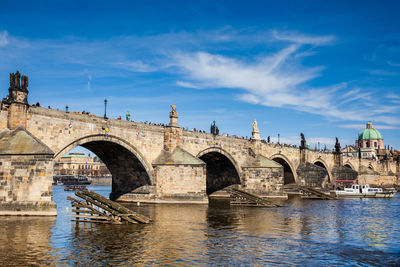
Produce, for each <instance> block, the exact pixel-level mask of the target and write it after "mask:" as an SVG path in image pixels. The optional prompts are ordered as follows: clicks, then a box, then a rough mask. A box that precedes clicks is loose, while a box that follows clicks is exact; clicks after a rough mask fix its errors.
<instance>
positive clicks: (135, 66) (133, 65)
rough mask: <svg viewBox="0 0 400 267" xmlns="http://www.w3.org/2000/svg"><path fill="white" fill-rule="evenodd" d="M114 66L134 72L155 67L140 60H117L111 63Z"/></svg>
mask: <svg viewBox="0 0 400 267" xmlns="http://www.w3.org/2000/svg"><path fill="white" fill-rule="evenodd" d="M113 65H114V66H115V67H118V68H122V69H126V70H129V71H134V72H153V71H156V70H157V68H156V67H155V66H151V65H149V64H145V63H143V62H142V61H141V60H135V61H128V62H117V63H113Z"/></svg>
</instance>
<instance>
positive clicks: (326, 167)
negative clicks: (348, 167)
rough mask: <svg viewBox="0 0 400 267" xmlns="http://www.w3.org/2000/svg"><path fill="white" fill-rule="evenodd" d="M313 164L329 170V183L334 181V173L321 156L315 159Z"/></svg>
mask: <svg viewBox="0 0 400 267" xmlns="http://www.w3.org/2000/svg"><path fill="white" fill-rule="evenodd" d="M313 164H314V165H317V166H319V167H322V168H324V169H325V170H326V171H327V172H328V183H330V182H331V181H332V174H331V172H330V171H329V169H328V164H326V162H325V161H324V160H323V159H321V158H318V159H316V160H314V163H313Z"/></svg>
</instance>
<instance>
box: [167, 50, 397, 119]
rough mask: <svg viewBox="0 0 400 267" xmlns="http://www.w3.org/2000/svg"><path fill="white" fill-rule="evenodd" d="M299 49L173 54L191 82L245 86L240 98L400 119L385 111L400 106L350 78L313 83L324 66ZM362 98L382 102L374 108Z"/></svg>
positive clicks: (339, 115)
mask: <svg viewBox="0 0 400 267" xmlns="http://www.w3.org/2000/svg"><path fill="white" fill-rule="evenodd" d="M299 49H300V48H299V47H298V46H296V45H293V46H289V47H287V48H285V49H282V50H281V51H279V52H277V53H276V54H272V55H269V56H266V57H262V58H258V59H257V60H254V61H243V60H238V59H235V58H231V57H226V56H221V55H214V54H210V53H207V52H196V53H186V54H185V53H178V54H176V55H175V56H174V58H173V60H174V62H175V63H174V64H175V66H176V67H178V68H179V69H180V70H182V71H183V72H184V73H185V74H186V77H187V80H188V81H190V82H191V83H192V82H194V83H196V84H197V83H198V84H200V85H201V86H202V87H206V88H232V89H237V90H238V92H241V91H242V92H243V91H244V92H243V93H241V94H239V95H238V96H237V99H239V100H242V101H245V102H248V103H252V104H260V105H264V106H271V107H285V108H290V109H295V110H299V111H303V112H307V113H312V114H318V115H322V116H325V117H329V118H333V119H336V120H348V119H351V120H356V121H365V120H368V119H371V118H374V119H376V120H377V121H381V122H383V123H389V124H390V123H394V124H397V123H400V122H398V120H397V119H395V118H393V117H391V116H382V115H383V114H385V113H388V112H389V113H392V112H395V111H396V110H397V109H398V107H397V106H390V105H377V104H378V103H376V101H375V100H374V98H372V95H371V93H370V92H365V90H363V89H361V88H357V89H351V88H349V87H348V85H347V84H346V83H342V84H337V85H335V86H331V87H323V88H313V87H309V86H307V82H309V81H311V80H313V79H314V78H316V77H317V76H319V75H320V72H321V70H322V67H320V66H319V67H313V68H306V67H304V66H302V65H301V64H299V62H298V61H296V59H294V56H293V55H294V54H296V52H297V51H298V50H299ZM359 100H368V102H369V103H373V104H375V105H377V106H376V107H375V108H371V107H369V106H365V105H364V104H363V101H359ZM374 101H375V102H374ZM378 106H379V108H378Z"/></svg>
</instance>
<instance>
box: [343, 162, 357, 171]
mask: <svg viewBox="0 0 400 267" xmlns="http://www.w3.org/2000/svg"><path fill="white" fill-rule="evenodd" d="M343 166H344V167H347V168H350V169H352V170H353V171H354V170H355V168H354V166H353V164H351V163H350V162H346V163H345V164H344V165H343Z"/></svg>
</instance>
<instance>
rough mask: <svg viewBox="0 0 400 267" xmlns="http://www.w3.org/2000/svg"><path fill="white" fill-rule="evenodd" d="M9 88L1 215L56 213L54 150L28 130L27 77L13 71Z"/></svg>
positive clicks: (1, 147) (0, 149)
mask: <svg viewBox="0 0 400 267" xmlns="http://www.w3.org/2000/svg"><path fill="white" fill-rule="evenodd" d="M8 91H9V95H8V96H7V97H6V98H5V99H3V101H2V102H1V110H0V112H1V113H2V114H1V115H2V116H1V117H3V114H4V111H6V112H7V128H8V129H4V131H2V133H1V134H0V215H41V216H43V215H44V216H46V215H49V216H52V215H57V208H56V204H55V203H54V202H53V186H52V183H53V159H54V152H53V151H52V150H51V149H50V148H49V147H48V146H46V145H45V144H44V143H42V142H41V141H40V140H39V139H37V138H36V137H34V136H33V135H32V134H31V133H30V132H28V131H27V130H26V127H27V111H28V108H29V105H28V77H26V76H25V75H22V77H21V75H20V73H19V71H17V72H16V73H15V74H14V73H10V88H9V89H8ZM2 124H3V123H2Z"/></svg>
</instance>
